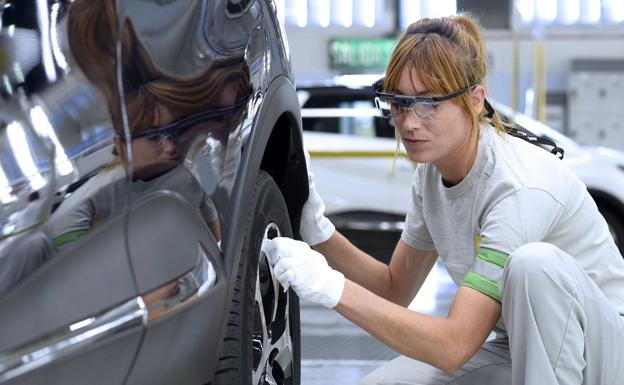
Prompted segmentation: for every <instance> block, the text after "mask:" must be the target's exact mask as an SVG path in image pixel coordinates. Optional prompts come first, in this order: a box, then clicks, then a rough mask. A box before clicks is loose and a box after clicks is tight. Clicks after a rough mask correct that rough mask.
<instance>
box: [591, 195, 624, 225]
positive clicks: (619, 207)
mask: <svg viewBox="0 0 624 385" xmlns="http://www.w3.org/2000/svg"><path fill="white" fill-rule="evenodd" d="M587 191H588V192H589V195H591V197H592V198H593V199H594V201H595V202H596V205H597V206H599V207H607V208H609V209H610V210H612V211H614V212H615V214H617V215H618V216H622V217H623V218H624V204H623V203H622V202H620V201H619V200H618V199H617V198H616V197H614V196H613V195H611V194H609V193H607V192H604V191H602V190H597V189H592V188H588V189H587Z"/></svg>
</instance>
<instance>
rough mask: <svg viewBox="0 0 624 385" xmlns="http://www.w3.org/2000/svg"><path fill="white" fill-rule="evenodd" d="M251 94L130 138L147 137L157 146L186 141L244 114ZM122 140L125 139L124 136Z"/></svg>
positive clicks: (146, 138)
mask: <svg viewBox="0 0 624 385" xmlns="http://www.w3.org/2000/svg"><path fill="white" fill-rule="evenodd" d="M249 97H250V96H246V97H243V98H240V99H238V100H236V101H235V103H234V104H233V105H231V106H229V107H224V108H215V109H211V110H208V111H204V112H200V113H198V114H194V115H191V116H187V117H184V118H182V119H180V120H177V121H175V122H173V123H171V124H168V125H166V126H164V127H152V128H150V129H148V130H145V131H142V132H139V133H135V134H133V135H132V136H131V137H130V139H131V140H135V139H145V140H147V141H149V142H150V143H152V144H153V145H155V146H160V145H162V144H163V143H164V142H165V140H167V139H170V140H172V141H174V142H185V141H188V140H190V139H193V138H194V137H195V136H196V135H198V134H200V133H202V132H206V131H209V130H210V128H213V127H215V126H216V125H218V124H223V123H224V122H225V123H227V122H231V121H232V120H235V119H236V118H237V117H239V116H240V115H241V114H242V111H243V109H244V107H245V105H246V104H247V101H248V100H249ZM122 140H125V139H124V138H122Z"/></svg>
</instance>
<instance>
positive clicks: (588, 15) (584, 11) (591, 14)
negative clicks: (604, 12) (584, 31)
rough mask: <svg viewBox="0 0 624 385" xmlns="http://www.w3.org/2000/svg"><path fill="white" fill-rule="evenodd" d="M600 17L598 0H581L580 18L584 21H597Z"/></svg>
mask: <svg viewBox="0 0 624 385" xmlns="http://www.w3.org/2000/svg"><path fill="white" fill-rule="evenodd" d="M600 18H601V4H600V0H581V20H582V21H584V22H586V23H597V22H599V21H600Z"/></svg>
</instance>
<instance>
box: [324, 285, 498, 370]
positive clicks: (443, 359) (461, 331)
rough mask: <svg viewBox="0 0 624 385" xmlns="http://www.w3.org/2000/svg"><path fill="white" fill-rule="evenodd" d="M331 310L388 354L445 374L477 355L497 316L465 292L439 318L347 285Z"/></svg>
mask: <svg viewBox="0 0 624 385" xmlns="http://www.w3.org/2000/svg"><path fill="white" fill-rule="evenodd" d="M335 309H336V311H338V312H339V313H340V314H342V315H343V316H345V317H346V318H348V319H350V320H351V321H353V322H354V323H355V324H356V325H358V326H360V327H361V328H363V329H364V330H366V331H368V332H369V333H371V334H372V335H374V336H375V337H377V338H378V339H379V340H380V341H381V342H383V343H384V344H386V345H388V346H389V347H391V348H392V349H394V350H396V351H398V352H399V353H401V354H404V355H406V356H408V357H411V358H413V359H416V360H419V361H424V362H426V363H428V364H430V365H433V366H435V367H437V368H439V369H441V370H444V371H445V372H447V373H454V372H456V371H457V370H458V369H460V368H461V367H462V366H463V365H464V364H465V363H466V362H467V361H468V360H469V359H470V358H471V357H472V356H473V355H474V354H475V353H476V352H477V351H478V350H479V348H480V347H481V345H482V344H483V342H484V341H485V340H486V338H487V337H488V335H489V334H490V332H491V331H492V330H493V329H494V326H495V325H496V322H497V320H498V319H499V317H500V314H501V305H500V303H499V302H497V301H495V300H493V299H492V298H490V297H488V296H486V295H484V294H482V293H480V292H478V291H476V290H473V289H470V288H467V287H460V288H459V289H458V291H457V293H456V295H455V298H454V300H453V303H452V305H451V309H450V311H449V315H448V317H447V318H442V317H432V316H428V315H425V314H421V313H417V312H414V311H411V310H409V309H406V308H404V307H401V306H397V305H396V304H394V303H391V302H389V301H386V300H384V299H383V298H380V297H378V296H376V295H375V294H373V293H371V292H370V291H368V290H366V289H365V288H363V287H361V286H360V285H358V284H356V283H354V282H352V281H349V280H346V281H345V286H344V291H343V292H342V296H341V298H340V302H339V303H338V305H337V306H336V307H335Z"/></svg>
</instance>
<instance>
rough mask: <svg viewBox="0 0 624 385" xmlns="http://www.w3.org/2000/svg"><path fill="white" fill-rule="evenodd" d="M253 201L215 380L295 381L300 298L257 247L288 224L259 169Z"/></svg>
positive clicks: (285, 231) (238, 384)
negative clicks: (277, 276) (281, 281)
mask: <svg viewBox="0 0 624 385" xmlns="http://www.w3.org/2000/svg"><path fill="white" fill-rule="evenodd" d="M252 202H253V203H252V209H251V210H250V211H249V215H248V217H247V218H246V221H245V228H244V239H243V245H242V254H241V261H240V264H239V266H238V273H237V275H236V284H235V288H234V295H233V297H232V302H231V304H230V310H229V314H228V320H227V329H226V333H225V336H224V339H223V342H222V348H221V352H220V356H219V359H218V361H217V367H216V371H215V377H214V384H215V385H226V384H227V385H246V384H253V385H258V384H260V385H264V384H278V385H299V383H300V370H301V367H300V364H301V353H300V346H301V345H300V326H299V300H298V298H297V296H296V295H295V293H294V292H293V291H292V289H290V290H288V292H284V291H283V289H282V287H281V286H280V285H279V282H277V280H276V279H275V278H274V277H273V274H272V271H271V268H270V267H269V264H268V263H267V259H266V256H265V255H264V254H263V253H261V252H260V247H261V244H262V240H263V238H264V237H269V238H270V239H272V238H274V237H275V236H287V237H292V229H291V226H290V220H289V216H288V210H287V207H286V203H285V202H284V198H283V197H282V194H281V192H280V190H279V188H278V187H277V185H276V184H275V182H274V181H273V179H272V178H271V177H270V176H269V175H268V174H267V173H266V172H264V171H261V172H260V174H259V175H258V178H257V179H256V184H255V187H254V190H253V192H252Z"/></svg>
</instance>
